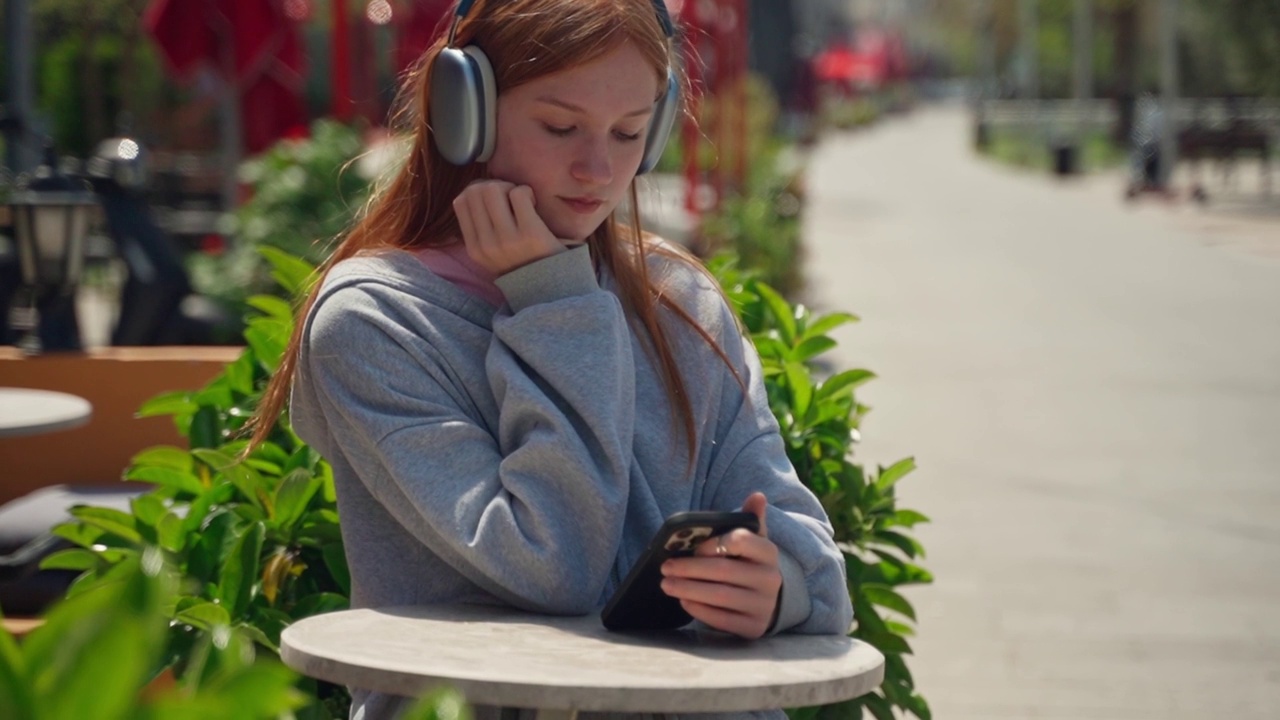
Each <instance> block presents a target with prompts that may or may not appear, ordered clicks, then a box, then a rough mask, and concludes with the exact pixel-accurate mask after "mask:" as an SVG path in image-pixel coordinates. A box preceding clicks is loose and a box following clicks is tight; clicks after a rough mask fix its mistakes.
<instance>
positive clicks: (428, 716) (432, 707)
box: [400, 688, 471, 720]
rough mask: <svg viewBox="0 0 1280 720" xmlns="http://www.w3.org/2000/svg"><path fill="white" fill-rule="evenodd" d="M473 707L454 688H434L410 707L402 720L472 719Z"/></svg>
mask: <svg viewBox="0 0 1280 720" xmlns="http://www.w3.org/2000/svg"><path fill="white" fill-rule="evenodd" d="M470 719H471V708H470V707H468V705H467V703H466V700H465V699H464V698H463V697H462V694H461V693H459V692H458V691H457V690H453V689H452V688H441V689H439V690H434V691H432V692H430V693H428V694H427V695H424V696H423V697H422V698H420V699H419V700H417V701H416V702H414V703H413V705H411V706H410V707H409V709H408V710H407V711H406V712H405V714H404V715H402V716H401V717H400V720H470Z"/></svg>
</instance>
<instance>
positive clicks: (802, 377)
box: [786, 362, 813, 418]
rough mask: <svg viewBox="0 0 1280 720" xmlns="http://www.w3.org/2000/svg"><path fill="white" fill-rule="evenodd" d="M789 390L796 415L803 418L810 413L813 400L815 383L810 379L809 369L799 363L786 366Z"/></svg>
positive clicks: (790, 363)
mask: <svg viewBox="0 0 1280 720" xmlns="http://www.w3.org/2000/svg"><path fill="white" fill-rule="evenodd" d="M786 373H787V389H788V390H790V391H791V405H792V407H793V408H794V415H795V417H797V418H803V417H804V416H805V414H806V413H808V412H809V402H810V400H812V399H813V382H812V380H811V379H810V377H809V369H808V368H806V367H805V366H804V365H802V364H801V363H798V362H789V363H787V365H786Z"/></svg>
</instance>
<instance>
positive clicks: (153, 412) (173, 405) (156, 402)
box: [137, 391, 196, 418]
mask: <svg viewBox="0 0 1280 720" xmlns="http://www.w3.org/2000/svg"><path fill="white" fill-rule="evenodd" d="M195 409H196V406H195V403H193V402H192V401H191V393H189V392H185V391H180V392H169V393H164V394H163V395H157V396H155V397H153V398H151V399H150V400H148V401H146V402H145V403H143V404H142V407H140V408H138V413H137V416H138V417H144V418H145V417H155V416H157V415H186V414H189V413H192V412H195Z"/></svg>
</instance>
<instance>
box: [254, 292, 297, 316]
mask: <svg viewBox="0 0 1280 720" xmlns="http://www.w3.org/2000/svg"><path fill="white" fill-rule="evenodd" d="M246 302H248V303H249V305H250V306H251V307H253V308H255V309H257V310H259V311H261V312H262V313H263V314H264V315H266V316H267V317H270V318H274V319H276V320H279V321H281V322H285V323H292V322H293V308H292V307H291V306H290V305H289V303H287V302H285V301H284V300H282V299H280V298H278V297H276V296H274V295H254V296H253V297H251V298H249V299H248V300H247V301H246Z"/></svg>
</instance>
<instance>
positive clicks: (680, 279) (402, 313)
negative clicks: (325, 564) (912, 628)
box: [291, 246, 852, 720]
mask: <svg viewBox="0 0 1280 720" xmlns="http://www.w3.org/2000/svg"><path fill="white" fill-rule="evenodd" d="M651 272H652V273H654V274H655V277H656V278H658V279H659V280H660V282H661V283H662V285H663V286H664V287H665V288H666V293H667V295H668V296H669V297H671V298H672V299H673V300H675V301H676V302H677V303H679V305H680V306H681V307H682V308H684V309H686V310H687V311H688V312H689V313H690V314H691V315H692V316H693V317H694V318H696V319H697V320H698V322H699V323H701V325H702V327H703V328H704V329H705V330H706V331H707V332H708V333H709V334H710V335H711V337H713V338H715V339H716V340H717V342H718V343H719V344H720V347H721V348H722V349H723V350H724V351H725V353H726V354H727V355H728V357H729V358H730V360H731V361H732V362H733V365H734V367H735V368H736V369H737V371H738V373H739V374H740V375H741V377H742V378H743V380H745V381H746V384H747V387H748V390H749V392H748V393H747V394H745V395H744V393H743V392H742V390H741V387H740V386H739V383H738V380H736V379H735V378H734V377H733V375H732V374H731V373H730V372H729V371H728V369H727V368H726V367H725V365H724V363H723V362H722V361H721V360H720V359H719V357H718V356H717V355H716V354H715V352H714V351H713V350H712V349H711V348H710V347H708V346H707V344H706V343H705V342H704V341H703V340H702V338H700V337H699V336H698V335H697V334H696V333H695V331H693V330H692V329H691V328H689V327H688V326H687V324H685V323H684V322H682V321H680V320H679V319H677V318H675V317H674V316H673V315H671V314H670V313H667V311H663V312H664V313H666V314H665V315H664V316H663V322H664V328H667V331H668V336H669V340H670V342H671V344H672V347H673V350H674V352H675V353H676V357H677V360H678V362H679V364H680V367H681V369H682V372H683V376H684V379H685V387H686V389H687V391H688V394H689V399H690V401H691V403H692V407H693V414H694V418H695V422H696V427H697V443H696V447H695V448H694V457H693V462H692V463H690V462H689V456H688V452H687V450H686V447H685V446H686V442H685V439H684V433H683V430H682V426H681V425H680V423H679V422H678V419H677V417H676V414H675V411H674V409H673V407H672V406H671V404H670V403H669V401H668V399H667V394H666V391H665V389H664V385H663V383H662V380H661V375H660V371H659V369H658V367H657V366H656V365H655V363H654V362H653V356H652V352H651V351H650V350H647V348H646V343H645V341H642V340H641V339H640V337H641V336H640V335H637V334H636V332H634V331H633V328H632V327H631V326H630V325H629V323H628V321H627V317H626V315H625V314H624V312H623V308H622V304H621V302H620V300H619V298H618V296H617V295H616V294H615V293H614V292H613V284H612V282H611V281H610V279H609V278H608V277H607V276H606V277H603V278H601V279H598V278H597V273H596V272H595V270H594V269H593V266H592V262H591V258H590V256H589V254H588V250H587V248H586V247H585V246H584V247H579V248H576V249H573V250H570V251H568V252H563V253H560V254H558V255H554V256H552V257H549V258H546V259H543V260H540V261H537V262H534V263H531V264H529V265H526V266H524V267H522V268H519V269H517V270H515V271H513V272H511V273H509V274H507V275H504V276H502V277H500V278H498V280H497V283H498V285H499V287H500V288H501V289H502V291H503V294H504V295H505V296H506V298H507V304H506V305H504V306H503V307H501V308H494V307H492V306H491V305H489V304H487V303H486V302H484V301H483V300H480V299H478V298H476V297H474V296H472V295H470V294H468V293H466V292H464V291H463V290H461V289H460V288H458V287H456V286H455V285H453V284H452V283H450V282H448V281H446V280H443V279H441V278H439V277H438V276H436V275H434V274H433V273H432V272H431V271H430V270H428V269H427V268H426V267H425V266H423V265H422V263H421V262H419V261H418V259H417V258H415V257H414V256H412V255H411V254H409V253H406V252H402V251H394V250H388V251H383V252H380V253H378V254H371V255H366V256H362V257H357V258H354V259H350V260H347V261H344V262H342V263H339V264H338V265H336V266H335V267H334V268H333V269H332V271H331V272H330V273H329V274H328V276H327V278H326V279H325V281H324V284H323V286H322V288H321V290H320V294H319V296H318V298H317V300H316V302H315V304H314V306H313V307H312V309H311V312H310V314H309V315H308V317H307V318H306V320H305V323H306V325H305V328H304V336H303V337H304V342H303V345H302V353H301V356H300V360H299V363H298V369H297V374H296V376H295V380H294V384H293V394H292V401H291V419H292V422H293V427H294V429H295V430H296V432H297V433H298V435H299V436H300V437H301V438H303V439H304V440H305V441H307V442H308V443H310V444H311V445H312V447H314V448H316V449H317V450H318V451H319V452H320V453H321V454H322V455H323V456H324V457H325V458H326V459H327V460H329V462H330V463H332V465H333V471H334V481H335V483H336V486H337V494H338V508H339V512H340V514H341V517H342V535H343V540H344V542H345V544H346V552H347V559H348V562H349V564H350V567H351V582H352V588H351V594H352V597H351V602H352V606H354V607H376V606H390V605H417V604H430V603H485V604H503V605H510V606H514V607H517V608H522V609H525V610H530V611H534V612H540V613H550V614H586V613H591V612H598V611H599V609H600V608H601V607H602V606H603V605H604V603H605V602H606V601H607V600H608V599H609V597H610V595H611V593H612V592H613V590H614V589H615V588H616V587H617V586H618V584H619V583H620V582H621V581H622V579H623V578H624V577H625V576H626V574H627V572H628V571H629V570H630V568H631V566H632V564H633V563H634V562H635V561H636V560H637V558H638V557H639V556H640V554H641V553H642V552H643V551H644V548H645V546H646V545H647V543H648V541H649V540H650V539H651V538H652V536H653V535H654V533H655V532H657V530H658V528H659V527H660V526H661V525H662V523H663V521H664V520H665V518H666V517H667V516H669V515H671V514H673V513H676V512H680V511H684V510H737V509H739V508H740V507H741V505H742V503H743V501H744V500H745V499H746V498H747V496H748V495H750V494H751V493H752V492H754V491H761V492H764V493H765V495H766V496H767V498H768V501H769V509H768V511H767V516H766V523H767V527H768V533H769V538H770V539H771V540H772V541H773V542H774V543H775V544H776V545H777V546H778V548H779V549H780V551H781V552H780V555H781V560H780V563H781V569H782V575H783V591H782V599H781V604H780V606H779V611H778V620H777V623H776V626H775V628H774V631H775V632H778V631H786V632H797V633H830V634H844V633H846V632H847V631H848V629H849V625H850V622H851V620H852V611H851V609H850V603H849V596H848V591H847V588H846V585H845V575H844V561H843V559H842V557H841V554H840V552H839V550H838V549H837V548H836V546H835V543H834V542H833V541H832V530H831V526H830V524H829V522H828V520H827V518H826V515H825V513H824V512H823V510H822V507H821V505H820V504H819V503H818V501H817V499H816V498H815V497H814V496H813V494H812V493H811V492H809V490H808V489H806V488H805V487H804V486H803V485H802V484H801V483H800V482H799V480H798V479H797V477H796V473H795V470H794V469H793V467H792V466H791V463H790V462H789V461H788V459H787V456H786V452H785V448H784V446H783V442H782V438H781V436H780V434H779V431H778V425H777V422H776V421H775V419H774V417H773V415H772V413H771V412H770V410H769V406H768V402H767V399H766V397H765V390H764V385H763V382H762V378H761V370H760V365H759V359H758V357H757V355H756V354H755V351H754V349H753V348H752V346H751V345H750V343H749V342H747V341H745V340H744V339H743V337H742V336H741V333H740V332H739V329H738V327H737V325H736V323H735V321H734V316H733V314H732V312H731V310H730V309H729V308H728V307H727V306H726V304H725V303H724V301H723V298H722V297H721V296H720V294H719V293H718V292H717V291H716V289H715V287H714V285H713V283H712V282H711V281H709V280H708V279H706V278H705V277H704V276H703V275H702V274H700V273H698V272H697V271H696V270H695V269H693V268H690V267H688V266H687V265H686V264H685V263H683V262H680V261H676V260H672V259H666V258H654V259H653V260H652V261H651ZM353 642H358V639H356V638H353ZM352 695H353V698H354V704H353V708H352V713H353V717H359V718H363V720H381V719H382V718H390V717H393V716H394V714H395V712H396V711H397V709H398V708H399V706H400V705H401V699H400V698H395V697H392V696H386V695H381V694H378V693H368V692H365V691H362V690H360V689H358V688H353V690H352ZM526 715H528V716H529V717H531V714H528V713H526ZM488 717H497V711H496V709H494V708H486V707H480V708H477V720H483V719H484V718H488ZM522 717H524V715H522ZM580 717H581V718H582V719H583V720H588V718H604V717H622V716H609V715H593V714H583V715H581V716H580ZM627 717H629V718H635V717H637V716H627ZM688 717H693V716H688ZM715 717H717V718H728V717H736V718H748V717H752V718H781V717H783V715H782V713H781V712H780V711H771V712H767V713H755V714H751V713H741V714H737V715H717V716H715Z"/></svg>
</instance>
